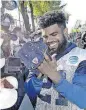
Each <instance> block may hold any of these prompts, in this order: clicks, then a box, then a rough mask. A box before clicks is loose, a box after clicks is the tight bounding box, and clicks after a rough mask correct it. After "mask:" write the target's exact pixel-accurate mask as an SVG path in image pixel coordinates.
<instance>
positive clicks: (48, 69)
mask: <svg viewBox="0 0 86 110" xmlns="http://www.w3.org/2000/svg"><path fill="white" fill-rule="evenodd" d="M38 70H39V71H40V73H42V74H44V75H47V76H48V77H49V78H50V79H51V80H52V81H53V82H54V83H58V82H59V80H60V77H61V76H60V74H59V73H58V72H57V63H56V60H55V58H52V60H51V59H50V58H49V57H48V56H47V55H45V60H44V61H43V63H42V64H41V65H40V66H39V67H38Z"/></svg>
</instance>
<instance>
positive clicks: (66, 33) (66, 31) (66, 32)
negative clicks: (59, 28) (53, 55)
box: [64, 28, 68, 37]
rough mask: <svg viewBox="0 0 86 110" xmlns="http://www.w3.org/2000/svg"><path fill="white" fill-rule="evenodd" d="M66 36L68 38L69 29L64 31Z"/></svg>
mask: <svg viewBox="0 0 86 110" xmlns="http://www.w3.org/2000/svg"><path fill="white" fill-rule="evenodd" d="M64 35H65V37H67V36H68V28H65V29H64Z"/></svg>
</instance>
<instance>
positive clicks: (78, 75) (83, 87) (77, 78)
mask: <svg viewBox="0 0 86 110" xmlns="http://www.w3.org/2000/svg"><path fill="white" fill-rule="evenodd" d="M54 87H55V88H56V90H57V91H58V92H60V94H62V95H63V96H64V97H65V98H67V99H68V100H69V101H71V102H72V103H74V104H76V105H78V106H79V107H80V108H86V61H83V62H81V63H80V64H79V66H78V68H77V70H76V71H75V75H74V78H73V80H72V84H71V83H69V82H68V81H67V80H65V79H62V80H60V82H59V83H58V84H55V86H54Z"/></svg>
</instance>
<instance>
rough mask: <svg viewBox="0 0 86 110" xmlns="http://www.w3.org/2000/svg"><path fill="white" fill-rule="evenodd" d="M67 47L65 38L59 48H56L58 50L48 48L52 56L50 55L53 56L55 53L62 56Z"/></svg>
mask: <svg viewBox="0 0 86 110" xmlns="http://www.w3.org/2000/svg"><path fill="white" fill-rule="evenodd" d="M66 46H67V40H66V38H65V36H63V40H62V42H61V43H60V44H59V45H58V48H56V49H54V48H53V49H50V48H49V47H48V51H47V53H48V54H50V55H52V54H54V53H57V54H61V53H62V52H63V51H64V50H65V48H66Z"/></svg>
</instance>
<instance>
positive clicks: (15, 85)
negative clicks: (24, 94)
mask: <svg viewBox="0 0 86 110" xmlns="http://www.w3.org/2000/svg"><path fill="white" fill-rule="evenodd" d="M6 80H7V81H8V82H9V83H10V84H11V85H12V86H13V87H14V89H18V81H17V79H16V78H15V77H13V76H8V77H6Z"/></svg>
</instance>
